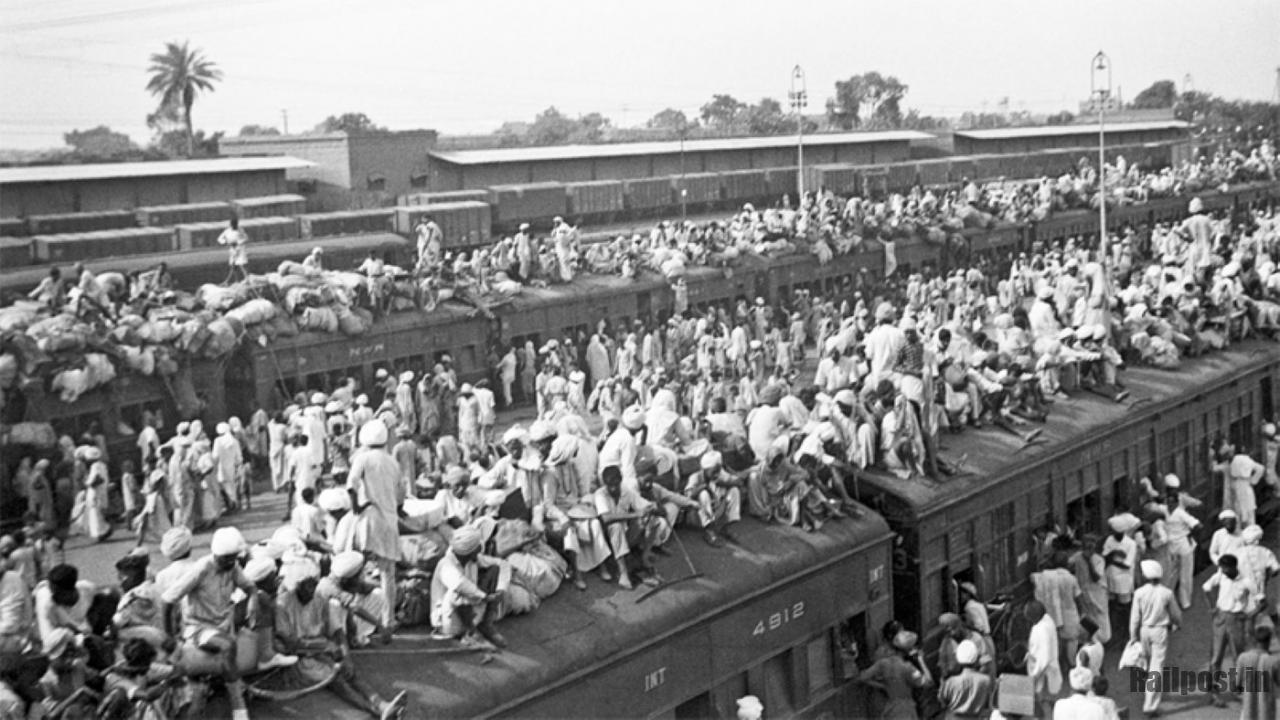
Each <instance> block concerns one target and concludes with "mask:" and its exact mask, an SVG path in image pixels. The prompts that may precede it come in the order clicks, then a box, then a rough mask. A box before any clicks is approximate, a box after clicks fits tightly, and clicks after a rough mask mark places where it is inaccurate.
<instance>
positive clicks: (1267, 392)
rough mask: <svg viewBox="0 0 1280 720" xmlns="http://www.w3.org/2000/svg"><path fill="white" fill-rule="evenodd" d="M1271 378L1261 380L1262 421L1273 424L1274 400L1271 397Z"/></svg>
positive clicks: (1274, 413) (1274, 414) (1274, 416)
mask: <svg viewBox="0 0 1280 720" xmlns="http://www.w3.org/2000/svg"><path fill="white" fill-rule="evenodd" d="M1271 388H1272V385H1271V376H1269V375H1268V376H1267V377H1264V378H1262V387H1261V391H1262V419H1263V420H1265V421H1266V422H1274V421H1275V419H1276V410H1275V399H1274V398H1273V397H1272V396H1271V392H1272V390H1271Z"/></svg>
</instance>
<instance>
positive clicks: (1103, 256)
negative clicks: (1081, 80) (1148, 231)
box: [1089, 50, 1111, 267]
mask: <svg viewBox="0 0 1280 720" xmlns="http://www.w3.org/2000/svg"><path fill="white" fill-rule="evenodd" d="M1089 71H1090V74H1089V89H1090V91H1091V96H1092V99H1093V102H1094V104H1095V105H1096V106H1097V108H1098V213H1099V218H1098V224H1099V228H1098V233H1099V235H1098V251H1099V260H1100V261H1101V262H1102V265H1103V267H1106V266H1107V257H1108V252H1107V170H1106V167H1107V166H1106V162H1107V156H1106V150H1105V149H1104V146H1103V143H1104V141H1105V139H1106V137H1105V129H1104V124H1103V123H1104V112H1105V110H1106V107H1107V103H1108V102H1109V101H1110V100H1111V58H1109V57H1107V54H1106V53H1104V52H1102V51H1101V50H1099V51H1098V54H1097V55H1094V56H1093V60H1092V61H1091V62H1090V63H1089Z"/></svg>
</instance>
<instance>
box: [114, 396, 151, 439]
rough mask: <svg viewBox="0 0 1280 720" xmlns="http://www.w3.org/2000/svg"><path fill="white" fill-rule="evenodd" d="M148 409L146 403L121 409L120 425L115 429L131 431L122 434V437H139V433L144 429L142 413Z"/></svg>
mask: <svg viewBox="0 0 1280 720" xmlns="http://www.w3.org/2000/svg"><path fill="white" fill-rule="evenodd" d="M146 409H147V406H146V404H145V403H137V404H134V405H127V406H125V407H122V408H120V412H119V415H120V424H118V425H117V427H116V428H113V429H115V430H128V431H129V432H126V433H120V434H121V435H137V434H138V431H139V430H141V429H142V413H143V411H144V410H146Z"/></svg>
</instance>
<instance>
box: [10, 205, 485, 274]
mask: <svg viewBox="0 0 1280 720" xmlns="http://www.w3.org/2000/svg"><path fill="white" fill-rule="evenodd" d="M175 207H176V206H175ZM486 210H487V208H486ZM201 214H203V215H204V216H205V217H208V216H209V213H195V215H196V216H200V215H201ZM394 214H395V212H394V210H392V209H391V208H386V209H374V210H352V211H346V212H330V213H309V214H308V213H301V214H298V215H296V216H291V217H247V218H244V219H242V220H241V221H240V229H241V230H243V231H244V232H245V234H246V235H248V236H249V242H250V243H252V244H253V245H254V246H255V248H256V246H258V245H267V244H273V243H282V242H290V241H294V240H301V239H319V238H325V237H332V236H337V235H356V234H362V233H378V232H390V231H391V230H392V227H393V222H392V221H393V218H394ZM227 215H228V217H229V216H230V213H227ZM170 217H172V216H170ZM226 229H227V220H226V219H222V220H206V221H203V222H183V223H178V224H174V225H162V226H157V227H150V226H144V227H125V228H117V229H114V230H94V231H87V232H68V233H56V234H39V235H28V236H23V237H4V238H0V267H3V269H5V270H9V269H13V268H18V267H24V266H27V265H40V264H45V263H58V262H75V261H77V260H93V259H100V258H115V257H118V258H124V257H128V256H133V255H145V254H149V253H161V252H186V251H189V250H200V249H204V248H212V247H217V244H218V243H217V241H218V236H219V235H221V234H222V233H223V231H225V230H226ZM451 229H452V228H451ZM486 235H487V232H486ZM457 237H464V236H463V235H458V236H457Z"/></svg>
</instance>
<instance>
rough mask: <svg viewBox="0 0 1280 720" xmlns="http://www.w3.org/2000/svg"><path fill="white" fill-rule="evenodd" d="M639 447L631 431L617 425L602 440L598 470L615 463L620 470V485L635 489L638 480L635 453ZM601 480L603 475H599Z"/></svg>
mask: <svg viewBox="0 0 1280 720" xmlns="http://www.w3.org/2000/svg"><path fill="white" fill-rule="evenodd" d="M638 451H639V447H638V446H637V445H636V438H635V436H634V435H632V434H631V431H629V430H627V429H626V428H624V427H619V428H618V429H617V430H614V431H613V433H611V434H610V435H609V437H608V438H607V439H606V440H605V441H604V446H603V447H601V448H600V465H599V470H600V472H601V473H604V469H605V468H607V467H609V466H610V465H617V466H618V468H619V469H620V470H622V486H623V487H625V488H631V489H636V488H638V487H639V481H638V480H637V479H636V453H637V452H638ZM601 479H602V480H603V476H602V477H601Z"/></svg>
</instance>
